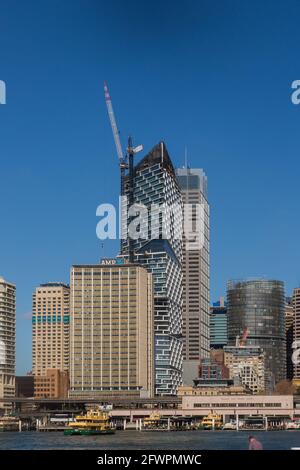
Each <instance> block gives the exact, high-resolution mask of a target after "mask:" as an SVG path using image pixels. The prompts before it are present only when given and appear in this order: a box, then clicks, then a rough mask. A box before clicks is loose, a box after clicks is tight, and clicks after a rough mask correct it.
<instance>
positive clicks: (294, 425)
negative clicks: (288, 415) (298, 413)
mask: <svg viewBox="0 0 300 470" xmlns="http://www.w3.org/2000/svg"><path fill="white" fill-rule="evenodd" d="M285 429H287V430H295V429H300V422H299V421H288V422H287V423H286V425H285Z"/></svg>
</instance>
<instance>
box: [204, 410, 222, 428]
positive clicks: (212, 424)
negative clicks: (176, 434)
mask: <svg viewBox="0 0 300 470" xmlns="http://www.w3.org/2000/svg"><path fill="white" fill-rule="evenodd" d="M222 427H223V421H222V416H220V415H217V414H213V413H209V414H208V415H207V416H204V418H203V419H202V422H201V425H200V429H222Z"/></svg>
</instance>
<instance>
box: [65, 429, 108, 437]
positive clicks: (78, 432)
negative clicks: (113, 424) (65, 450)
mask: <svg viewBox="0 0 300 470" xmlns="http://www.w3.org/2000/svg"><path fill="white" fill-rule="evenodd" d="M114 433H115V430H114V429H103V430H100V429H99V430H97V429H65V430H64V435H65V436H98V435H100V434H114Z"/></svg>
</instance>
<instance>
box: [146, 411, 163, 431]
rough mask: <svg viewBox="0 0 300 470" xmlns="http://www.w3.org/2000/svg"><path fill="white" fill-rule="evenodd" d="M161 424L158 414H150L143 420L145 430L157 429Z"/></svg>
mask: <svg viewBox="0 0 300 470" xmlns="http://www.w3.org/2000/svg"><path fill="white" fill-rule="evenodd" d="M160 423H161V416H160V414H159V413H156V412H154V413H151V414H150V416H148V417H147V418H144V427H145V428H153V427H154V428H155V427H158V426H159V425H160Z"/></svg>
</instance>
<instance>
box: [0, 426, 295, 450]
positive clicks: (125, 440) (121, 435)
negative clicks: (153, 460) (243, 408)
mask: <svg viewBox="0 0 300 470" xmlns="http://www.w3.org/2000/svg"><path fill="white" fill-rule="evenodd" d="M249 434H250V432H236V431H179V432H159V431H157V432H139V431H119V432H117V433H116V434H115V435H103V436H94V437H93V436H64V435H63V433H61V432H51V433H44V432H43V433H38V432H21V433H18V432H5V433H0V449H1V450H51V449H57V450H59V449H61V450H63V449H74V450H86V449H91V450H113V449H115V450H117V449H120V450H127V449H131V450H144V449H145V450H150V449H168V450H171V449H172V450H177V449H178V450H243V449H245V450H246V449H247V446H248V435H249ZM252 434H254V435H255V437H257V439H259V440H260V441H261V442H262V444H263V447H264V449H266V450H289V449H291V447H300V431H255V432H253V433H252Z"/></svg>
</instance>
